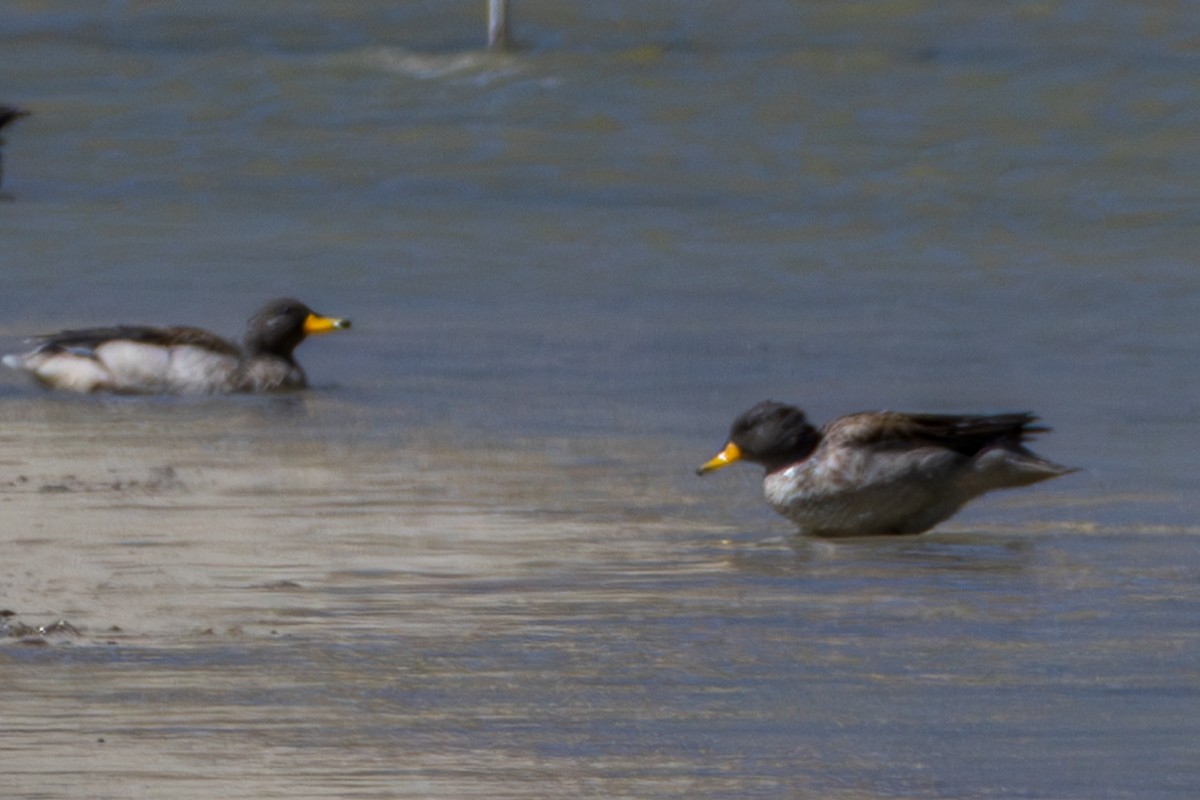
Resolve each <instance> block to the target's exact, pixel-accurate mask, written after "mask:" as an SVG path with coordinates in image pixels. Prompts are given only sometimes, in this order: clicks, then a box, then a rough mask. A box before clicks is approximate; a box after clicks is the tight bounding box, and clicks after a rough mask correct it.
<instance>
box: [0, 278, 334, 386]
mask: <svg viewBox="0 0 1200 800" xmlns="http://www.w3.org/2000/svg"><path fill="white" fill-rule="evenodd" d="M349 327H350V320H346V319H334V318H332V317H325V316H321V315H320V314H317V313H315V312H313V311H312V309H310V308H309V307H308V306H306V305H304V304H303V303H301V302H300V301H298V300H288V299H284V300H272V301H271V302H270V303H267V304H266V305H265V306H263V307H262V309H261V310H259V312H258V313H257V314H255V315H254V316H253V317H251V318H250V321H249V322H248V323H247V324H246V336H245V338H244V340H243V342H242V345H241V347H239V346H238V345H236V344H234V343H233V342H230V341H227V340H225V339H222V338H221V337H220V336H217V335H216V334H214V333H209V332H208V331H206V330H202V329H200V328H184V327H171V328H151V327H143V326H138V325H119V326H117V327H113V328H88V329H84V330H72V331H62V332H60V333H53V334H50V335H48V336H41V337H37V338H36V339H34V341H36V342H38V346H37V347H36V348H34V349H33V350H32V351H30V352H28V353H24V354H21V355H8V356H5V357H4V363H5V364H6V365H7V366H9V367H12V368H13V369H20V370H24V371H26V372H28V373H30V374H31V375H33V376H34V377H35V378H37V379H38V381H40V382H41V383H42V384H43V385H44V386H47V387H49V388H51V389H64V390H67V391H72V392H81V393H87V392H119V393H124V394H225V393H232V392H271V391H278V390H284V389H303V388H304V387H305V386H306V385H307V380H306V378H305V376H304V370H303V369H301V368H300V365H299V364H297V363H296V360H295V358H293V356H292V351H293V350H295V349H296V346H297V345H299V344H300V343H301V342H302V341H304V337H306V336H309V335H313V334H321V333H329V332H331V331H337V330H343V329H345V328H349Z"/></svg>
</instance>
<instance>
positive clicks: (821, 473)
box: [698, 401, 1074, 536]
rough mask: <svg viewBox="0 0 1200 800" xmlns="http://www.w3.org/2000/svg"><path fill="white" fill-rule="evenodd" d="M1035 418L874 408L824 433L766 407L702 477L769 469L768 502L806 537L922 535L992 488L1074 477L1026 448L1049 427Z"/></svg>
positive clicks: (796, 412) (789, 409)
mask: <svg viewBox="0 0 1200 800" xmlns="http://www.w3.org/2000/svg"><path fill="white" fill-rule="evenodd" d="M1036 419H1037V418H1036V417H1035V416H1034V415H1033V414H1030V413H1026V412H1021V413H1015V414H994V415H957V414H902V413H897V412H892V411H871V412H863V413H858V414H850V415H848V416H844V417H840V418H839V419H835V420H833V421H832V422H830V423H828V424H827V425H825V427H824V428H822V429H821V430H817V429H816V428H815V427H813V426H812V425H811V424H809V422H808V420H807V418H806V417H805V416H804V412H803V411H801V410H800V409H798V408H795V407H793V406H787V405H783V404H782V403H774V402H770V401H767V402H764V403H759V404H758V405H756V406H755V407H754V408H751V409H750V410H749V411H746V412H745V413H743V414H742V415H741V416H739V417H738V418H737V419H736V420H735V421H734V423H733V426H732V427H731V429H730V432H729V443H728V444H727V445H726V447H725V449H724V450H723V451H722V452H721V453H719V454H718V455H717V456H716V457H714V458H713V459H711V460H710V461H708V462H707V463H706V464H704V465H703V466H702V467H700V469H699V470H698V472H699V474H705V473H707V472H711V471H713V470H716V469H721V468H722V467H725V466H728V465H729V464H732V463H734V462H735V461H739V460H741V461H749V462H751V463H755V464H760V465H762V466H763V467H764V468H765V469H766V477H765V478H764V479H763V490H764V493H765V494H766V497H767V501H768V502H769V503H770V504H771V506H772V507H773V508H774V509H775V510H776V511H778V512H779V513H780V514H782V515H784V516H786V517H788V518H789V519H791V520H792V521H794V522H795V523H796V524H797V525H798V526H799V527H800V531H801V533H806V534H811V535H815V536H859V535H872V534H910V533H921V532H923V531H926V530H929V529H930V528H932V527H933V526H934V525H936V524H938V523H939V522H941V521H942V520H945V519H947V518H948V517H950V516H951V515H952V514H954V513H955V512H956V511H958V510H959V509H960V508H962V506H963V505H965V504H966V503H967V502H968V501H970V500H971V499H973V498H975V497H978V496H979V495H981V494H983V493H985V492H988V491H991V490H993V489H1005V488H1015V487H1018V486H1028V485H1030V484H1033V483H1037V482H1039V481H1044V480H1048V479H1050V478H1054V477H1057V476H1059V475H1064V474H1066V473H1068V472H1073V471H1074V470H1072V469H1070V468H1068V467H1063V466H1060V465H1058V464H1054V463H1052V462H1050V461H1046V460H1045V459H1042V458H1040V457H1038V456H1036V455H1034V454H1033V453H1032V452H1030V451H1029V450H1028V449H1026V448H1025V446H1024V442H1025V441H1026V440H1027V439H1028V438H1029V437H1030V436H1032V435H1034V434H1037V433H1044V432H1046V431H1048V430H1049V429H1048V428H1045V427H1042V426H1038V425H1035V424H1034V422H1035V421H1036Z"/></svg>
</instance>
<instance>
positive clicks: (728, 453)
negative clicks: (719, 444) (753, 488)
mask: <svg viewBox="0 0 1200 800" xmlns="http://www.w3.org/2000/svg"><path fill="white" fill-rule="evenodd" d="M741 457H742V451H741V450H739V449H738V446H737V445H736V444H734V443H733V442H730V443H729V444H727V445H725V449H724V450H722V451H721V452H719V453H717V454H716V455H715V456H713V457H712V459H710V460H709V461H706V462H704V463H703V464H701V465H700V467H699V468H698V469H697V470H696V474H697V475H704V474H705V473H708V472H712V471H713V470H718V469H721V468H723V467H728V466H729V465H730V464H732V463H733V462H735V461H738V460H740V459H741Z"/></svg>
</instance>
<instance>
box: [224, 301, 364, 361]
mask: <svg viewBox="0 0 1200 800" xmlns="http://www.w3.org/2000/svg"><path fill="white" fill-rule="evenodd" d="M349 327H350V320H348V319H334V318H333V317H325V316H321V315H320V314H317V313H316V312H314V311H313V310H312V309H311V308H309V307H308V306H306V305H304V303H301V302H300V301H299V300H291V299H288V298H285V299H282V300H272V301H271V302H269V303H267V304H266V305H265V306H263V307H262V309H260V310H259V312H258V313H257V314H255V315H254V316H253V317H251V318H250V321H249V322H248V323H246V338H245V346H246V352H247V353H249V354H251V355H257V354H261V353H267V354H270V355H275V356H279V357H281V358H286V359H288V360H289V361H290V360H291V358H292V351H293V350H295V349H296V346H297V345H298V344H300V343H301V342H302V341H304V337H306V336H309V335H317V334H322V333H331V332H333V331H339V330H344V329H346V328H349Z"/></svg>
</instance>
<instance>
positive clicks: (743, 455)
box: [696, 400, 821, 475]
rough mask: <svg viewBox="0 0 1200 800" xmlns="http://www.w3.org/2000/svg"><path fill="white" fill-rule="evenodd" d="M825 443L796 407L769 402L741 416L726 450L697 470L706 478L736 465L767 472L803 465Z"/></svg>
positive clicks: (737, 420) (730, 436)
mask: <svg viewBox="0 0 1200 800" xmlns="http://www.w3.org/2000/svg"><path fill="white" fill-rule="evenodd" d="M820 441H821V434H820V432H819V431H818V430H817V429H816V428H814V427H813V426H812V425H811V424H809V422H808V418H807V417H805V416H804V412H803V411H801V410H800V409H798V408H796V407H795V406H788V405H784V404H783V403H775V402H772V401H770V400H766V401H764V402H762V403H759V404H758V405H756V406H755V407H754V408H752V409H750V410H749V411H746V412H744V413H743V414H741V415H740V416H739V417H738V418H737V419H735V420H734V421H733V425H732V426H731V427H730V428H729V443H728V444H726V445H725V449H724V450H722V451H721V452H720V453H718V454H717V455H716V456H714V457H713V458H712V459H711V460H709V461H707V462H706V463H704V464H703V465H701V466H700V468H699V469H697V470H696V474H697V475H704V474H706V473H709V472H712V471H713V470H718V469H721V468H722V467H727V466H729V465H730V464H732V463H734V462H735V461H749V462H750V463H752V464H760V465H762V466H763V467H765V468H766V470H767V472H774V471H775V470H777V469H782V468H783V467H786V466H789V465H791V464H795V463H796V462H797V461H802V460H804V459H805V458H807V457H808V456H809V454H811V453H812V451H813V450H814V449H816V447H817V444H818V443H819V442H820Z"/></svg>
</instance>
